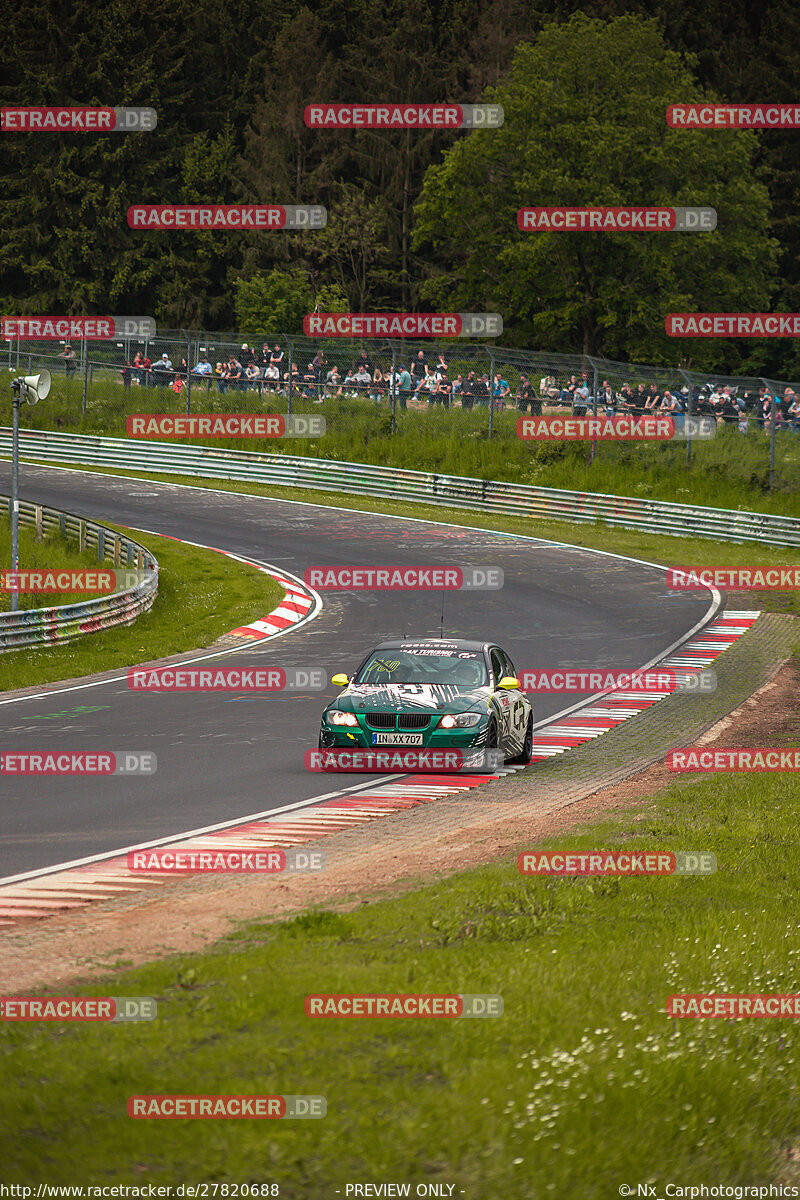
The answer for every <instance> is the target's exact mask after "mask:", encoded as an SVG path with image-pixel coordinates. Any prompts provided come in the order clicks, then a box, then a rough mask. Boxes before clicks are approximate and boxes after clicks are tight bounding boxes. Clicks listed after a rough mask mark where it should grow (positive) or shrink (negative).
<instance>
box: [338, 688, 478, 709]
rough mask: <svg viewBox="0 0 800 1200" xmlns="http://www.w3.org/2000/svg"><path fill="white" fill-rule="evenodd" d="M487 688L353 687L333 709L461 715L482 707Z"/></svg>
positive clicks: (340, 698)
mask: <svg viewBox="0 0 800 1200" xmlns="http://www.w3.org/2000/svg"><path fill="white" fill-rule="evenodd" d="M490 695H491V689H490V688H488V687H476V688H459V687H453V686H450V685H449V684H431V683H387V684H381V685H377V684H355V685H352V686H351V687H349V688H348V689H347V691H345V692H342V694H341V695H340V696H339V697H338V698H337V699H336V700H334V702H333V707H335V708H339V709H342V710H343V711H344V712H353V713H363V712H437V713H461V712H469V710H470V709H473V708H476V707H478V706H480V705H482V704H485V703H486V702H487V700H488V699H489V696H490Z"/></svg>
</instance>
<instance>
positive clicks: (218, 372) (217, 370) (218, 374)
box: [214, 362, 227, 396]
mask: <svg viewBox="0 0 800 1200" xmlns="http://www.w3.org/2000/svg"><path fill="white" fill-rule="evenodd" d="M222 375H223V366H222V363H221V362H218V363H217V365H216V366H215V367H214V379H215V380H216V383H217V391H218V392H219V394H220V395H221V396H222V395H224V394H225V391H226V390H227V388H225V389H223V387H222Z"/></svg>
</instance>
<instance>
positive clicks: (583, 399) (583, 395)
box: [572, 380, 589, 417]
mask: <svg viewBox="0 0 800 1200" xmlns="http://www.w3.org/2000/svg"><path fill="white" fill-rule="evenodd" d="M588 407H589V385H588V383H586V382H585V380H581V382H580V383H579V384H578V386H577V387H576V388H575V390H574V392H573V393H572V415H573V416H574V417H585V416H586V409H587V408H588Z"/></svg>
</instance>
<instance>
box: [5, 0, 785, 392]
mask: <svg viewBox="0 0 800 1200" xmlns="http://www.w3.org/2000/svg"><path fill="white" fill-rule="evenodd" d="M3 35H4V36H3V61H4V71H3V76H4V79H3V83H2V85H1V86H0V100H1V101H2V104H3V105H65V106H66V105H84V104H98V105H100V104H105V105H110V106H120V105H128V106H139V105H141V106H151V107H153V108H155V109H156V110H157V113H158V126H157V128H156V130H154V131H152V132H149V133H136V134H133V133H132V134H121V133H114V134H106V135H100V134H79V133H69V134H67V133H47V134H22V133H10V132H5V133H3V134H2V135H0V309H2V311H3V312H5V313H8V314H10V315H13V314H36V313H69V314H82V313H115V312H119V313H136V314H140V313H141V314H147V315H152V316H154V317H155V318H156V320H157V322H158V324H159V326H160V327H161V328H193V329H211V330H233V329H236V328H237V327H242V326H244V325H249V326H250V327H251V328H252V327H253V326H252V321H253V319H254V317H256V316H257V317H258V318H259V323H261V324H264V325H265V327H266V326H269V325H271V324H272V322H271V320H270V316H271V314H272V313H273V312H274V314H275V324H274V326H273V327H274V328H276V329H277V328H279V323H278V322H279V318H284V316H285V313H286V312H287V311H289V312H291V311H293V305H292V300H294V301H295V304H294V308H297V307H298V305H299V306H300V308H302V306H303V304H305V303H306V302H307V301H309V300H312V301H315V302H317V301H319V300H320V299H321V300H322V301H323V307H324V305H325V304H326V303H329V304H331V305H332V303H333V300H334V299H335V298H336V297H340V298H341V299H342V301H343V303H342V305H341V307H344V306H345V305H346V306H349V307H350V308H351V309H352V310H353V311H382V310H384V311H392V310H420V311H431V310H434V309H446V310H452V311H465V310H466V311H470V310H474V311H490V312H491V311H497V312H500V313H502V314H503V318H504V322H505V333H504V335H503V338H502V339H501V341H502V343H503V344H505V345H507V346H527V347H531V348H533V349H538V350H551V351H556V352H573V351H578V352H580V351H584V350H586V351H588V352H590V353H595V354H602V355H605V356H608V357H612V358H617V359H622V360H634V361H639V362H677V361H680V362H682V363H683V364H686V365H693V366H698V367H709V368H710V367H720V368H721V367H725V368H726V369H727V370H729V371H730V372H734V371H740V372H745V371H746V372H753V373H759V374H760V373H766V374H771V375H774V376H776V377H780V378H790V377H792V375H793V373H796V371H795V368H796V367H797V366H798V364H799V363H800V359H798V354H797V351H796V350H795V344H794V343H793V342H792V341H790V340H783V339H772V340H770V339H764V340H761V341H748V342H744V341H743V342H735V341H731V340H727V341H726V340H722V339H709V340H706V341H703V340H700V339H698V340H697V341H696V342H674V341H670V339H668V338H667V337H666V335H665V333H664V324H663V322H664V316H665V314H666V312H668V311H671V310H677V311H695V310H698V311H795V310H798V309H800V255H799V254H798V251H799V250H800V215H799V214H798V211H797V203H796V198H797V196H798V193H800V154H798V149H797V147H798V139H800V130H799V131H793V130H786V131H776V132H764V133H754V132H750V131H724V132H721V131H710V132H709V131H691V132H684V131H680V130H670V129H668V127H667V126H666V122H665V119H664V110H665V107H666V105H667V104H670V103H676V102H680V101H687V100H700V99H710V100H720V101H725V100H732V101H737V102H738V101H742V102H747V101H764V102H766V101H782V102H790V101H794V100H796V99H798V98H800V10H798V8H797V6H796V5H794V4H792V3H790V0H762V2H761V3H759V4H755V3H748V2H747V0H707V2H706V3H701V6H700V7H698V6H696V5H695V4H692V3H688V0H664V2H662V3H659V4H654V3H640V4H636V3H625V2H624V0H597V2H596V3H588V4H583V5H575V4H571V3H568V2H567V0H536V2H535V3H534V2H533V0H488V2H486V0H481V2H478V0H445V2H443V3H436V2H434V0H410V2H409V3H406V4H398V3H395V2H394V0H389V2H388V3H378V2H377V0H321V3H320V4H319V5H318V6H317V7H315V8H313V9H311V8H307V7H304V6H302V5H295V4H290V3H289V2H288V0H271V2H270V3H259V2H258V0H214V2H213V3H212V2H211V0H196V2H195V3H191V4H190V3H188V0H152V2H151V3H148V4H141V5H135V6H134V5H128V4H124V3H121V2H119V0H111V3H109V4H107V5H103V6H101V5H99V4H92V3H86V2H85V0H75V2H74V3H71V4H62V3H53V2H49V0H45V2H44V3H41V2H40V0H36V2H34V0H6V3H5V5H4V20H3ZM336 100H339V101H365V102H368V101H379V100H389V101H401V102H402V101H443V100H449V101H455V102H459V101H463V102H476V101H479V100H492V101H494V102H499V103H501V104H503V106H504V108H505V124H504V126H503V128H502V130H499V131H496V132H476V133H465V132H427V131H417V130H404V131H396V132H387V131H370V130H362V131H358V132H352V133H351V132H347V131H330V130H311V129H308V128H306V126H305V124H304V120H303V110H304V107H305V105H306V104H308V103H310V102H312V101H336ZM201 201H205V202H212V203H213V202H217V203H236V202H242V201H255V202H260V203H266V202H277V203H288V204H291V203H301V204H302V203H321V204H324V205H325V206H326V207H327V209H328V214H329V216H328V226H327V228H326V229H325V230H323V231H320V232H317V233H283V232H266V233H250V232H247V233H244V232H243V233H230V232H224V233H219V232H217V233H212V232H202V233H194V232H183V231H178V232H171V231H159V232H136V231H133V230H131V229H130V228H129V227H128V225H127V222H126V213H127V209H128V206H129V205H131V204H134V203H137V202H141V203H161V204H165V203H167V204H169V203H200V202H201ZM587 203H593V204H680V205H691V204H697V205H712V206H714V207H715V208H716V209H717V212H718V217H719V224H718V228H717V231H716V232H714V233H708V234H671V235H659V234H652V235H650V234H648V235H635V236H634V235H627V236H626V235H622V234H616V235H607V234H603V235H586V234H580V233H577V234H572V233H567V234H535V235H531V234H523V233H520V232H518V230H517V228H516V221H515V213H516V209H517V208H518V207H520V206H522V205H526V204H587ZM297 331H298V330H295V329H290V330H286V332H297Z"/></svg>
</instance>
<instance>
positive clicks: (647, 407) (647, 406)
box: [644, 383, 661, 416]
mask: <svg viewBox="0 0 800 1200" xmlns="http://www.w3.org/2000/svg"><path fill="white" fill-rule="evenodd" d="M654 389H655V390H654ZM660 405H661V396H660V395H659V393H658V389H657V388H656V386H655V384H653V383H651V384H650V390H649V391H648V393H647V399H646V400H645V402H644V411H645V413H646V414H647V415H648V416H652V415H653V414H654V413H656V412H658V409H659V407H660Z"/></svg>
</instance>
